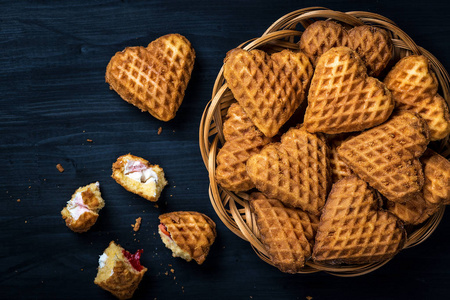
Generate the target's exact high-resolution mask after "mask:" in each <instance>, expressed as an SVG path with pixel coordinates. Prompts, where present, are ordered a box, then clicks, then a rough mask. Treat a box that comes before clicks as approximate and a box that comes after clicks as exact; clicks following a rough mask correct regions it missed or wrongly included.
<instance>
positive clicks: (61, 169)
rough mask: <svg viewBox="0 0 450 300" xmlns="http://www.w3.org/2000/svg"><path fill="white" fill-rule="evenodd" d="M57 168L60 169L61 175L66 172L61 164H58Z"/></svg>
mask: <svg viewBox="0 0 450 300" xmlns="http://www.w3.org/2000/svg"><path fill="white" fill-rule="evenodd" d="M56 168H57V169H58V171H59V173H62V172H64V168H63V166H61V164H57V165H56Z"/></svg>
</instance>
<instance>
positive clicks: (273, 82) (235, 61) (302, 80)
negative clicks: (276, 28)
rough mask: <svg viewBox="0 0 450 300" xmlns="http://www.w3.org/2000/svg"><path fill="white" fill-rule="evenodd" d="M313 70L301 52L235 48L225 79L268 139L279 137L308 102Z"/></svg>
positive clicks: (251, 118) (227, 61) (227, 59)
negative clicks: (273, 51)
mask: <svg viewBox="0 0 450 300" xmlns="http://www.w3.org/2000/svg"><path fill="white" fill-rule="evenodd" d="M312 74H313V68H312V65H311V63H310V62H309V59H308V58H307V57H306V56H305V55H304V54H303V53H301V52H292V51H289V50H283V51H281V52H277V53H274V54H272V55H271V56H269V55H268V54H267V53H265V52H263V51H261V50H252V51H246V50H243V49H239V48H237V49H233V50H231V51H229V52H228V53H227V56H226V58H225V60H224V73H223V75H224V77H225V79H226V80H227V84H228V87H229V88H230V90H231V91H232V93H233V95H234V97H235V98H236V100H237V101H238V102H239V104H240V105H241V106H242V108H243V109H244V111H245V112H246V114H247V116H248V117H249V118H250V120H252V122H253V123H254V124H255V125H256V127H257V128H258V129H259V130H260V131H261V132H262V133H264V135H266V136H267V137H273V136H274V135H276V134H277V133H278V131H279V129H280V127H281V126H282V125H283V124H284V123H285V122H286V121H287V120H288V119H289V118H290V117H291V116H292V114H293V113H294V111H295V110H296V109H297V108H298V107H299V105H300V104H301V103H302V101H303V100H304V99H305V96H306V91H307V88H308V86H309V83H310V79H311V76H312Z"/></svg>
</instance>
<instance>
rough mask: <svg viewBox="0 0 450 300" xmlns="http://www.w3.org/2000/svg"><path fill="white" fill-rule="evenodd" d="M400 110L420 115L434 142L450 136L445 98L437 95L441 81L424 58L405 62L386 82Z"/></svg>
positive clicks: (397, 66)
mask: <svg viewBox="0 0 450 300" xmlns="http://www.w3.org/2000/svg"><path fill="white" fill-rule="evenodd" d="M384 83H385V84H386V87H387V88H388V89H389V90H390V91H391V92H392V96H393V98H394V100H395V102H396V106H397V107H398V108H399V109H403V110H411V111H414V112H416V113H418V114H419V115H420V116H421V117H422V118H423V119H425V121H426V122H427V124H428V127H429V128H430V139H431V140H432V141H435V140H440V139H443V138H445V137H446V136H448V135H449V133H450V114H449V111H448V106H447V103H446V101H445V99H444V98H442V97H441V96H440V95H439V94H437V90H438V81H437V79H436V75H435V74H434V72H433V71H432V69H431V67H430V64H429V62H428V59H427V58H426V57H425V56H423V55H410V56H406V57H404V58H402V59H401V60H400V61H399V62H398V63H397V64H396V65H395V66H394V67H393V68H392V70H391V71H390V72H389V73H388V74H387V76H386V78H385V79H384Z"/></svg>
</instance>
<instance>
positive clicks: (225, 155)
mask: <svg viewBox="0 0 450 300" xmlns="http://www.w3.org/2000/svg"><path fill="white" fill-rule="evenodd" d="M223 134H224V136H225V139H226V142H225V144H224V145H223V147H222V148H221V149H220V150H219V153H218V154H217V158H216V160H217V167H216V171H215V177H216V180H217V182H218V183H219V184H220V185H221V186H222V187H223V188H226V189H228V190H230V191H234V192H240V191H247V190H249V189H251V188H254V187H255V185H254V184H253V182H252V181H251V180H250V177H249V176H248V174H247V170H246V165H245V164H246V162H247V160H248V159H249V158H250V156H252V155H253V154H256V153H259V151H261V148H262V147H263V146H264V145H266V144H267V143H269V142H270V140H271V139H270V138H268V137H266V136H264V134H263V133H262V132H261V131H259V130H258V129H257V128H256V126H255V125H253V123H252V121H251V120H250V119H249V118H248V117H247V114H246V113H245V112H244V110H243V109H242V107H241V106H240V105H239V104H238V103H233V104H232V105H231V106H230V107H229V108H228V113H227V119H226V121H225V122H224V124H223Z"/></svg>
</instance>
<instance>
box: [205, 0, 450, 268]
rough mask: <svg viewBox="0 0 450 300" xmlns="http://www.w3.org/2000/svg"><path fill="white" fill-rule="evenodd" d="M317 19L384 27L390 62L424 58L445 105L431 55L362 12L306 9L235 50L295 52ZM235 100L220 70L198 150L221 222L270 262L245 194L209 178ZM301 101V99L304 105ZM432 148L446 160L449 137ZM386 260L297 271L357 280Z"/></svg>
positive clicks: (430, 225)
mask: <svg viewBox="0 0 450 300" xmlns="http://www.w3.org/2000/svg"><path fill="white" fill-rule="evenodd" d="M316 20H334V21H337V22H339V23H341V24H342V25H344V26H346V27H348V28H351V27H354V26H360V25H365V24H367V25H372V26H376V27H380V28H383V29H385V30H386V31H387V32H388V34H389V35H390V37H391V39H392V42H393V46H394V53H393V58H392V61H393V62H397V61H398V60H399V59H400V58H402V57H404V56H407V55H410V54H422V55H424V56H425V57H427V58H428V60H429V61H430V63H431V67H432V69H433V71H434V72H435V73H436V76H437V79H438V82H439V86H440V93H441V95H442V96H443V97H444V99H445V100H446V101H447V103H448V104H449V105H450V94H449V81H450V77H449V75H448V73H447V71H446V70H445V68H444V67H443V66H442V64H441V63H440V62H439V61H438V60H437V59H436V58H435V57H434V56H433V55H432V54H431V53H430V52H428V51H427V50H425V49H423V48H421V47H419V46H417V45H416V44H415V43H414V41H413V40H412V39H411V38H410V37H409V36H408V35H407V34H406V33H405V32H403V31H402V30H401V29H399V28H398V27H397V26H396V25H395V23H394V22H392V21H391V20H389V19H387V18H385V17H383V16H381V15H378V14H374V13H369V12H361V11H354V12H346V13H343V12H338V11H332V10H328V9H326V8H322V7H311V8H305V9H301V10H297V11H294V12H291V13H289V14H287V15H285V16H283V17H281V18H280V19H278V20H277V21H276V22H275V23H273V24H272V25H271V26H270V27H269V28H268V29H267V30H266V31H265V32H264V34H263V35H262V36H261V37H259V38H255V39H252V40H249V41H247V42H245V43H243V44H241V45H239V47H240V48H243V49H245V50H252V49H261V50H264V51H267V52H269V53H273V52H277V51H281V50H283V49H292V50H298V44H297V43H296V41H297V40H298V39H299V37H300V36H301V34H302V31H300V30H303V28H306V27H307V26H308V25H309V24H311V23H313V22H314V21H316ZM302 27H303V28H302ZM300 28H302V29H300ZM389 67H390V66H388V68H389ZM235 101H236V100H234V97H233V95H232V93H231V91H230V90H229V88H228V87H227V84H226V82H225V79H224V76H223V68H222V69H221V70H220V72H219V74H218V76H217V78H216V81H215V84H214V88H213V93H212V98H211V101H210V102H209V103H208V105H207V106H206V108H205V110H204V113H203V116H202V120H201V123H200V130H199V142H200V150H201V153H202V157H203V161H204V163H205V166H206V168H207V170H208V172H209V180H210V188H209V197H210V200H211V203H212V205H213V207H214V209H215V211H216V213H217V215H218V216H219V218H220V219H221V220H222V222H223V223H224V224H225V225H226V226H227V227H228V228H229V229H230V230H231V231H232V232H233V233H235V234H236V235H237V236H239V237H240V238H242V239H244V240H246V241H248V242H250V244H251V246H252V247H253V249H254V251H255V252H256V254H257V255H258V256H259V257H260V258H261V259H262V260H264V261H265V262H267V263H269V264H272V263H271V261H270V259H269V258H268V256H267V252H266V250H265V248H264V246H263V244H262V243H261V241H260V235H259V231H258V228H257V226H256V221H255V216H254V215H253V214H252V213H251V211H250V207H249V203H248V201H247V200H248V198H249V195H248V194H247V193H233V192H230V191H228V190H225V189H222V188H221V187H220V186H219V185H218V184H217V182H216V180H215V177H214V174H215V168H216V155H217V152H218V149H219V147H220V145H223V143H224V137H223V127H222V126H223V121H224V117H225V115H226V112H227V109H228V107H229V106H230V105H231V104H232V103H233V102H235ZM306 102H307V101H304V104H305V103H306ZM431 146H432V147H433V148H435V150H436V151H438V152H439V153H440V154H441V155H442V156H444V157H446V158H449V157H450V143H449V140H448V138H447V139H445V140H443V141H440V142H439V143H436V144H433V145H431ZM444 210H445V208H444V207H443V208H441V209H440V210H439V211H438V212H437V213H436V214H435V215H433V216H432V217H431V218H430V219H428V220H427V221H426V222H425V223H423V224H422V225H420V226H419V227H414V228H413V229H412V230H411V231H409V232H408V238H407V241H406V243H405V246H404V249H406V248H410V247H413V246H416V245H418V244H420V243H422V242H423V241H425V240H426V239H427V238H428V237H429V236H430V235H431V234H432V233H433V231H434V230H435V229H436V228H437V226H438V225H439V222H440V221H441V219H442V217H443V214H444ZM388 261H389V260H386V261H381V262H377V263H371V264H364V265H343V266H329V265H323V264H318V263H315V262H313V261H311V260H310V261H308V262H306V265H305V267H304V268H303V269H302V270H301V272H299V273H303V274H307V273H313V272H317V271H325V272H328V273H330V274H333V275H336V276H358V275H363V274H366V273H369V272H371V271H374V270H376V269H377V268H379V267H381V266H383V265H384V264H386V263H387V262H388Z"/></svg>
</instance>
